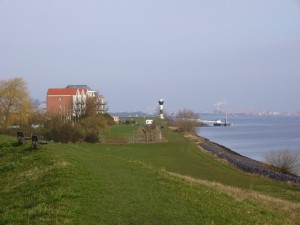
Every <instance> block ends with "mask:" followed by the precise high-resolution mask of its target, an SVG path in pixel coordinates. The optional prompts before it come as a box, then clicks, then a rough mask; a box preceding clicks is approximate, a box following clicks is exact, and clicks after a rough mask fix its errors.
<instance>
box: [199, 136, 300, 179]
mask: <svg viewBox="0 0 300 225" xmlns="http://www.w3.org/2000/svg"><path fill="white" fill-rule="evenodd" d="M199 140H200V141H199V142H198V145H199V146H200V147H201V148H203V149H204V150H206V151H208V152H211V153H212V154H214V155H216V156H217V157H219V158H221V159H224V160H226V161H228V162H229V163H230V164H232V165H234V166H235V167H237V168H239V169H241V170H243V171H246V172H248V173H255V174H259V175H262V176H265V177H269V178H272V179H275V180H279V181H284V182H293V183H295V184H300V177H299V176H293V175H287V174H283V173H279V172H276V171H274V170H272V169H271V168H270V167H269V166H268V165H266V164H264V163H262V162H259V161H256V160H253V159H250V158H248V157H245V156H242V155H240V154H238V153H236V152H234V151H232V150H230V149H228V148H226V147H224V146H222V145H219V144H217V143H214V142H211V141H209V140H208V139H205V138H201V137H199Z"/></svg>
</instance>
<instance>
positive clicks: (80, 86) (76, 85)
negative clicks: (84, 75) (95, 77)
mask: <svg viewBox="0 0 300 225" xmlns="http://www.w3.org/2000/svg"><path fill="white" fill-rule="evenodd" d="M66 88H76V89H78V88H79V89H87V90H88V91H92V90H93V89H91V88H90V87H89V86H87V85H85V84H71V85H68V86H67V87H66Z"/></svg>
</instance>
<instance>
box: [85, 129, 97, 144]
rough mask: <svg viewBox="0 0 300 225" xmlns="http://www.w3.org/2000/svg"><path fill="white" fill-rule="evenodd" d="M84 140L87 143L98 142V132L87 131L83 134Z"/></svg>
mask: <svg viewBox="0 0 300 225" xmlns="http://www.w3.org/2000/svg"><path fill="white" fill-rule="evenodd" d="M85 141H86V142H89V143H98V142H99V134H98V132H96V131H92V132H89V133H88V134H87V135H86V136H85Z"/></svg>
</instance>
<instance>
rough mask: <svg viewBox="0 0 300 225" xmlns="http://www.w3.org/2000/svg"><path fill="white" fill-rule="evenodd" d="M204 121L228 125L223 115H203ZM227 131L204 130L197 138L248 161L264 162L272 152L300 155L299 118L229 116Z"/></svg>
mask: <svg viewBox="0 0 300 225" xmlns="http://www.w3.org/2000/svg"><path fill="white" fill-rule="evenodd" d="M200 119H201V120H217V119H220V120H222V121H225V115H222V114H201V115H200ZM227 120H228V122H230V123H231V126H227V127H216V126H212V127H201V128H200V129H199V131H198V134H199V135H200V136H202V137H205V138H207V139H209V140H211V141H213V142H216V143H218V144H221V145H224V146H226V147H228V148H230V149H231V150H233V151H235V152H237V153H239V154H241V155H244V156H247V157H249V158H252V159H255V160H259V161H264V156H265V154H266V153H268V152H270V151H280V150H283V149H288V150H291V151H297V152H298V151H300V116H248V115H247V116H246V115H229V116H227Z"/></svg>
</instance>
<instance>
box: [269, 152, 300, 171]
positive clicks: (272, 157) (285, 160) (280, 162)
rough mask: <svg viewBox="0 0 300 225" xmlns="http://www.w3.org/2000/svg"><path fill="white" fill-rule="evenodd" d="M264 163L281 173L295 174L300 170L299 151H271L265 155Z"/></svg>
mask: <svg viewBox="0 0 300 225" xmlns="http://www.w3.org/2000/svg"><path fill="white" fill-rule="evenodd" d="M265 161H266V162H267V163H268V164H270V165H271V166H273V167H275V168H277V169H278V170H279V171H280V172H282V173H292V174H296V173H297V171H298V170H299V168H300V151H298V152H292V151H289V150H286V149H285V150H282V151H271V152H268V153H267V154H266V155H265Z"/></svg>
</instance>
